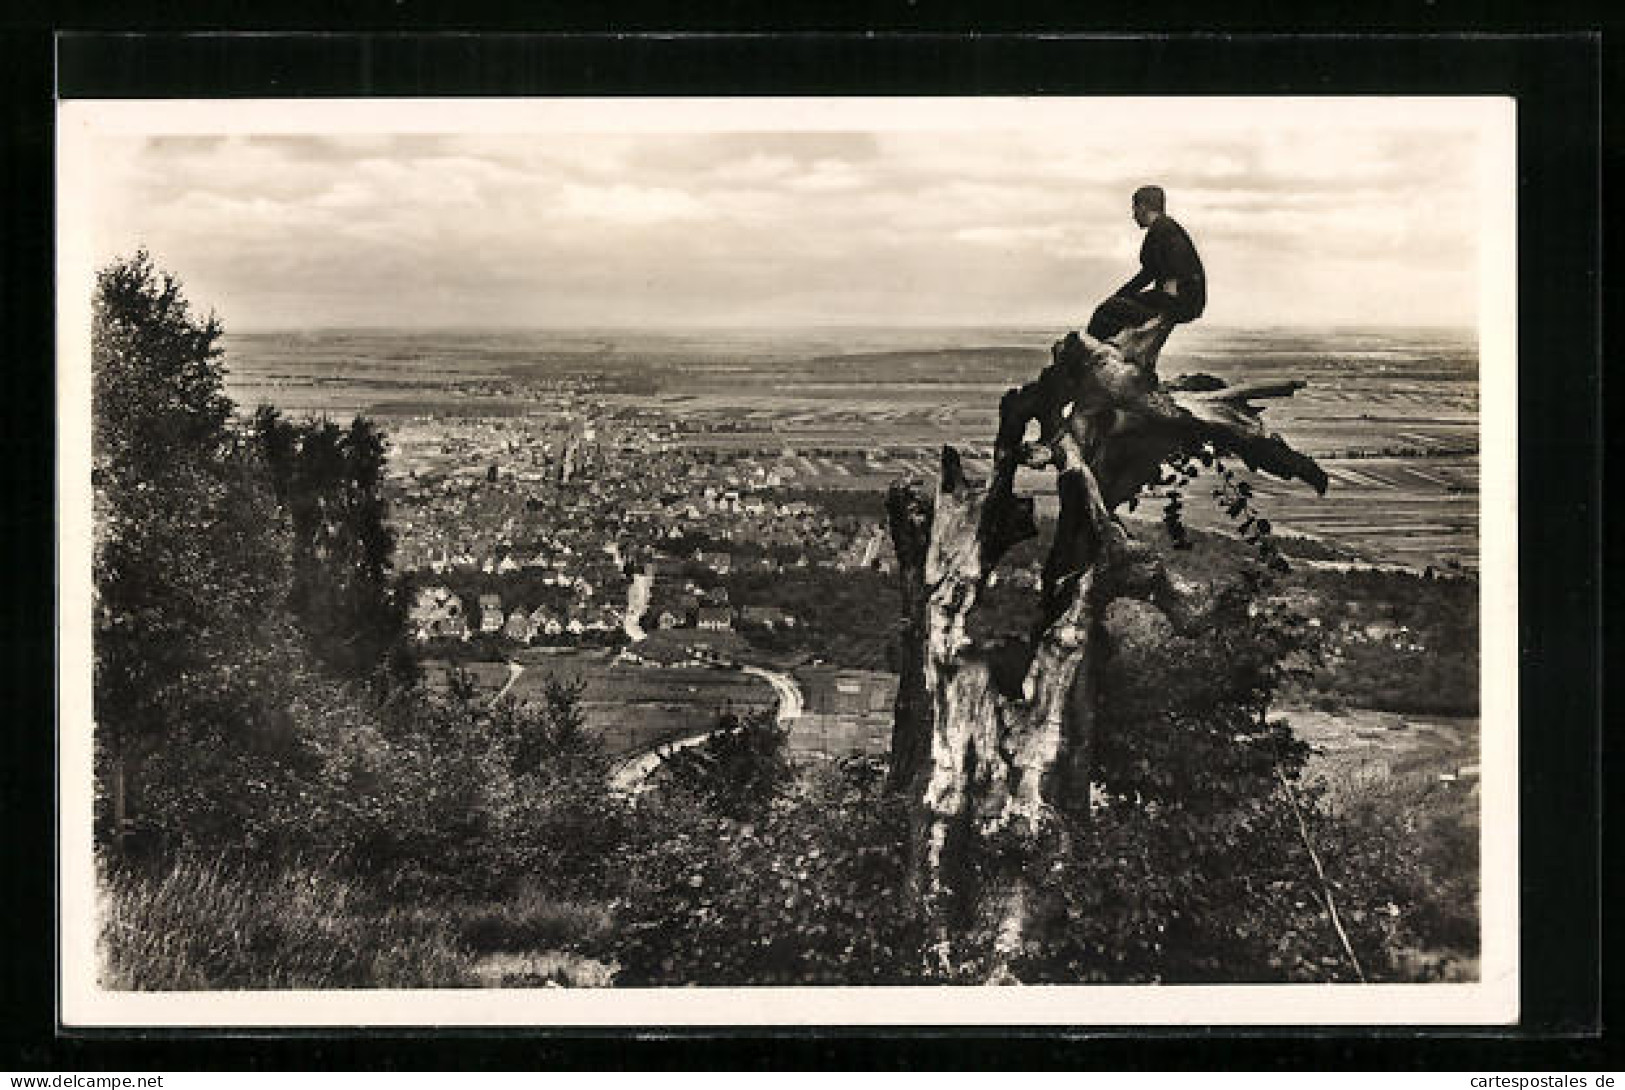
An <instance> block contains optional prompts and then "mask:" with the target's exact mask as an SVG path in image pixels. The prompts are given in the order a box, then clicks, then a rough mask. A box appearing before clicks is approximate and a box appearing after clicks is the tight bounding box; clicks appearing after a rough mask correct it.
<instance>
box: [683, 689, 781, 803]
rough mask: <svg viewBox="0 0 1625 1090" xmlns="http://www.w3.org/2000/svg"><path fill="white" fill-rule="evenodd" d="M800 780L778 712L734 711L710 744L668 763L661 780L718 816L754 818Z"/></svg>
mask: <svg viewBox="0 0 1625 1090" xmlns="http://www.w3.org/2000/svg"><path fill="white" fill-rule="evenodd" d="M794 778H795V768H794V766H793V765H792V764H791V762H790V755H789V739H788V738H787V737H786V736H785V733H784V731H783V730H781V729H779V727H778V725H777V724H776V723H775V722H774V720H773V717H772V715H771V714H770V713H757V714H754V715H747V716H745V717H740V716H737V715H733V714H731V713H730V714H726V715H724V716H723V717H722V719H721V722H720V724H719V726H718V729H717V731H716V732H715V733H714V734H712V735H711V736H710V737H709V738H708V739H707V740H706V741H705V742H704V743H702V744H701V745H697V746H690V747H688V748H686V749H681V750H678V751H677V752H676V753H674V754H672V756H670V757H668V758H667V759H666V760H665V761H664V762H662V764H661V767H660V769H659V771H658V773H657V779H656V782H657V784H659V785H660V786H662V787H664V788H665V789H666V790H667V791H668V792H670V791H677V792H681V793H683V794H686V795H688V796H690V797H691V798H693V799H694V800H695V801H696V802H698V803H699V805H700V806H702V807H703V808H704V809H705V810H707V811H709V812H710V813H712V814H716V815H718V816H720V817H725V818H732V819H733V820H735V821H748V820H750V819H751V818H752V817H755V816H757V815H758V814H759V813H760V812H761V811H763V810H764V809H765V808H767V807H769V806H770V805H771V804H772V803H773V801H774V799H775V798H777V797H778V795H779V793H780V792H781V791H782V790H783V789H784V788H785V787H786V786H788V785H789V784H790V782H791V781H792V780H793V779H794Z"/></svg>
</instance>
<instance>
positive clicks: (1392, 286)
mask: <svg viewBox="0 0 1625 1090" xmlns="http://www.w3.org/2000/svg"><path fill="white" fill-rule="evenodd" d="M58 121H59V132H58V175H57V228H56V230H57V242H58V261H59V265H58V284H57V291H58V299H59V311H58V323H59V326H58V342H59V357H58V399H59V401H58V403H59V409H58V442H59V448H58V455H59V477H58V498H59V505H60V506H59V520H60V524H61V526H62V527H63V528H64V532H63V533H62V535H61V539H60V543H59V549H60V553H59V567H60V572H61V583H60V589H59V607H60V617H61V621H60V624H61V638H62V641H63V642H62V656H61V668H60V669H61V673H60V676H59V679H58V682H59V687H60V693H61V704H60V709H61V711H60V714H61V725H60V732H61V736H60V742H59V745H60V760H61V766H60V767H61V783H60V794H61V799H62V806H61V828H60V840H61V847H62V853H63V856H62V860H63V861H62V883H63V886H62V891H63V892H62V918H61V929H62V932H61V934H62V954H63V960H64V977H63V1018H64V1022H65V1023H67V1024H70V1025H85V1026H120V1025H198V1026H233V1025H237V1026H259V1025H307V1024H309V1025H333V1024H347V1025H348V1024H380V1025H387V1024H417V1023H425V1022H433V1023H435V1024H443V1025H562V1026H622V1025H624V1026H637V1025H831V1024H838V1025H865V1024H881V1025H883V1024H927V1025H933V1024H953V1023H964V1024H969V1023H974V1024H1023V1025H1054V1024H1064V1025H1090V1024H1114V1025H1122V1024H1131V1025H1137V1024H1145V1025H1167V1024H1272V1025H1279V1024H1305V1025H1336V1024H1396V1025H1438V1024H1467V1025H1472V1024H1477V1025H1504V1024H1508V1023H1511V1022H1514V1021H1515V1020H1516V1019H1517V1017H1518V982H1519V961H1518V928H1519V923H1520V921H1519V916H1518V903H1517V882H1518V873H1517V868H1518V855H1517V838H1518V784H1519V781H1518V767H1517V762H1518V748H1517V728H1518V716H1517V664H1518V656H1517V643H1516V639H1517V620H1518V613H1517V600H1516V599H1517V551H1516V549H1517V538H1516V530H1517V509H1518V496H1517V487H1516V486H1517V466H1518V460H1517V459H1518V449H1517V444H1518V434H1517V427H1516V402H1515V399H1516V393H1517V391H1516V367H1517V358H1516V336H1515V334H1516V325H1515V322H1516V306H1517V282H1516V253H1515V213H1516V205H1515V186H1516V177H1515V170H1514V156H1513V146H1514V137H1515V112H1514V106H1513V103H1512V102H1511V100H1509V99H1503V98H1493V97H1479V98H1474V97H1432V98H1420V97H1369V96H1368V97H1360V98H1352V97H1351V98H1341V97H1325V98H1312V97H1278V98H1270V97H1256V98H1223V97H1209V98H1180V97H1151V96H1146V97H1138V98H1088V97H1051V98H1045V97H964V98H910V97H895V98H885V99H879V98H839V97H829V98H814V97H790V98H773V99H742V98H741V99H731V98H666V99H652V98H626V99H592V98H583V99H568V100H567V99H485V100H439V99H426V100H421V101H408V100H359V99H341V100H328V101H314V100H304V101H301V100H285V101H272V100H246V101H243V100H239V101H229V102H228V101H222V100H179V101H156V100H126V101H111V100H65V101H63V102H61V103H60V104H59V106H58Z"/></svg>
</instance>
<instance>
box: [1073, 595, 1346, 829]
mask: <svg viewBox="0 0 1625 1090" xmlns="http://www.w3.org/2000/svg"><path fill="white" fill-rule="evenodd" d="M1259 589H1260V588H1259V586H1258V585H1257V584H1256V583H1250V582H1248V581H1246V580H1244V581H1242V582H1238V583H1234V584H1232V585H1230V586H1228V587H1226V588H1224V589H1223V590H1221V591H1220V593H1219V594H1218V596H1217V601H1216V602H1215V604H1214V608H1213V610H1212V612H1211V613H1210V614H1209V615H1208V617H1207V619H1206V621H1205V622H1204V623H1203V625H1202V627H1201V628H1200V630H1198V631H1194V632H1191V633H1188V634H1183V635H1175V634H1169V635H1167V636H1166V637H1164V638H1163V639H1161V640H1159V641H1157V642H1156V643H1155V644H1154V645H1151V646H1147V645H1145V644H1143V643H1136V644H1135V645H1133V646H1132V648H1129V647H1119V648H1117V649H1115V650H1114V651H1112V652H1111V653H1110V655H1109V656H1108V657H1107V658H1106V660H1105V662H1104V665H1103V666H1102V668H1101V670H1100V673H1099V678H1100V686H1101V689H1100V699H1101V710H1102V711H1101V721H1102V724H1103V725H1102V727H1101V729H1100V731H1099V737H1098V739H1097V771H1096V777H1097V779H1098V781H1099V782H1100V783H1101V784H1102V786H1103V787H1104V789H1105V790H1106V791H1107V792H1108V793H1109V794H1111V795H1114V796H1117V797H1119V798H1123V799H1129V800H1138V801H1141V802H1158V803H1167V804H1176V805H1182V806H1187V807H1191V808H1193V809H1198V810H1204V811H1211V810H1214V809H1219V808H1223V807H1227V806H1232V805H1236V804H1238V803H1243V802H1246V801H1247V800H1249V799H1252V798H1255V797H1257V796H1258V795H1259V794H1261V793H1265V792H1267V791H1268V790H1270V789H1271V787H1272V785H1273V779H1274V775H1275V770H1276V769H1277V768H1280V769H1282V770H1283V771H1284V772H1285V773H1286V774H1287V775H1289V776H1295V775H1296V774H1297V773H1298V771H1299V769H1301V767H1302V765H1303V762H1304V760H1305V758H1306V757H1307V755H1308V749H1307V747H1306V746H1304V745H1303V744H1302V743H1301V742H1298V741H1296V740H1295V739H1294V738H1293V737H1292V735H1291V732H1290V731H1289V730H1287V729H1286V727H1285V726H1283V725H1282V724H1280V723H1276V722H1271V721H1270V720H1269V717H1268V713H1269V709H1270V706H1271V703H1272V701H1273V700H1274V699H1275V696H1276V693H1277V691H1278V690H1279V688H1280V686H1281V684H1282V682H1283V681H1284V680H1285V679H1286V678H1287V677H1288V676H1289V674H1291V673H1294V672H1302V671H1307V670H1308V669H1310V668H1311V666H1312V663H1313V655H1314V651H1315V645H1314V637H1313V634H1312V632H1313V630H1312V629H1310V628H1309V626H1308V624H1307V620H1306V618H1304V617H1302V616H1301V615H1298V614H1296V613H1295V612H1292V611H1291V610H1289V609H1284V608H1277V607H1272V606H1269V605H1268V604H1265V603H1263V602H1262V601H1261V600H1260V598H1259V596H1258V593H1257V592H1258V590H1259Z"/></svg>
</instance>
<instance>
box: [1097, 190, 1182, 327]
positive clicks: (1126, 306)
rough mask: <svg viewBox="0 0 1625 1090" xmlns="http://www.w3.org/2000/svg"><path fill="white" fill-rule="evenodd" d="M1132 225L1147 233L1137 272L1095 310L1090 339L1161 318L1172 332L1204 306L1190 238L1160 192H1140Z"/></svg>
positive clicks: (1134, 201)
mask: <svg viewBox="0 0 1625 1090" xmlns="http://www.w3.org/2000/svg"><path fill="white" fill-rule="evenodd" d="M1131 207H1132V210H1133V213H1134V222H1135V223H1137V224H1139V225H1140V227H1141V229H1143V230H1144V231H1145V241H1144V242H1143V243H1141V244H1140V271H1139V272H1138V273H1136V274H1135V275H1134V278H1133V279H1132V280H1130V281H1129V282H1128V283H1126V284H1124V285H1123V286H1122V287H1120V288H1118V289H1117V293H1116V294H1115V295H1113V296H1112V297H1111V298H1110V299H1107V300H1106V301H1105V302H1104V303H1102V304H1100V306H1099V307H1097V308H1096V309H1095V314H1094V317H1093V318H1091V319H1090V320H1089V335H1090V336H1091V337H1094V338H1096V339H1097V340H1102V341H1103V340H1106V339H1107V338H1108V337H1111V336H1112V335H1114V334H1116V333H1120V332H1122V331H1123V330H1125V329H1130V328H1136V327H1139V326H1143V325H1145V323H1147V322H1149V321H1151V320H1152V319H1153V318H1161V319H1163V320H1164V321H1165V322H1166V323H1168V324H1169V325H1170V326H1172V325H1175V324H1179V323H1183V322H1192V321H1195V320H1196V319H1197V318H1200V317H1201V316H1202V310H1203V308H1204V307H1206V306H1207V279H1206V277H1205V276H1204V275H1203V272H1202V259H1201V258H1200V257H1198V256H1197V254H1196V245H1195V243H1193V242H1191V236H1190V235H1188V234H1186V232H1185V229H1184V228H1183V227H1181V226H1180V225H1179V223H1178V222H1177V221H1175V220H1174V218H1173V217H1171V216H1169V215H1168V214H1167V211H1166V209H1167V197H1166V195H1165V194H1164V193H1163V191H1162V188H1161V187H1160V186H1154V185H1147V186H1141V187H1140V188H1139V189H1137V190H1135V191H1134V198H1133V203H1132V205H1131Z"/></svg>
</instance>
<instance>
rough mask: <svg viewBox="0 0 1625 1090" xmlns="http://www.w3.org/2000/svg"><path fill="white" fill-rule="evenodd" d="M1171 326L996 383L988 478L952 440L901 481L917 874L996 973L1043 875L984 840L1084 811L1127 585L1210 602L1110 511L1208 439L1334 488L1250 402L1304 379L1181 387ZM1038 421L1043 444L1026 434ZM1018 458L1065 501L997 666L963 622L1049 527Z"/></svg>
mask: <svg viewBox="0 0 1625 1090" xmlns="http://www.w3.org/2000/svg"><path fill="white" fill-rule="evenodd" d="M1168 331H1169V327H1167V326H1166V325H1165V324H1163V323H1157V322H1153V323H1149V324H1148V325H1147V326H1145V327H1142V328H1141V329H1138V330H1126V331H1124V333H1122V334H1119V336H1118V338H1117V339H1116V340H1115V341H1114V342H1101V341H1096V340H1094V339H1093V338H1090V337H1087V336H1082V335H1079V334H1077V333H1071V334H1068V335H1067V336H1066V337H1065V338H1064V339H1062V340H1061V341H1059V342H1057V343H1056V345H1055V346H1054V349H1053V350H1052V353H1051V355H1052V362H1051V364H1050V365H1049V366H1048V367H1046V368H1044V370H1043V371H1042V372H1041V373H1040V374H1039V375H1038V377H1037V378H1036V379H1035V380H1034V381H1033V382H1030V383H1028V384H1027V385H1025V386H1022V387H1019V388H1016V389H1012V390H1010V391H1009V392H1007V393H1006V394H1005V396H1004V398H1003V399H1002V400H1001V402H1000V418H999V429H998V433H997V435H996V437H995V440H994V458H993V470H992V476H991V478H990V479H989V480H988V481H987V482H986V483H980V482H974V481H971V480H970V479H968V478H967V477H966V475H965V473H964V469H963V466H962V464H961V462H960V459H959V456H958V454H957V453H956V452H955V451H954V449H953V448H952V447H945V448H944V449H943V454H942V467H941V473H940V477H939V480H938V485H937V488H936V489H935V490H934V492H933V493H931V494H930V496H929V498H928V496H927V494H926V492H925V491H924V489H923V488H922V486H920V485H919V484H917V483H905V482H899V483H897V484H894V485H893V487H892V489H891V492H890V494H889V495H888V500H887V508H888V513H889V517H890V523H891V531H892V539H893V542H894V545H895V547H896V550H897V556H898V561H899V565H898V567H899V572H900V574H901V578H902V586H903V602H904V610H905V616H904V622H903V626H902V660H903V661H902V665H901V677H900V681H899V686H898V695H897V705H896V712H897V718H896V723H895V726H894V730H893V747H892V766H891V776H890V782H891V783H892V784H893V786H894V787H895V788H897V789H898V790H903V791H906V792H907V793H908V795H909V797H911V798H913V799H914V800H915V801H916V811H915V821H914V825H915V829H914V845H915V848H914V865H915V884H916V889H917V891H918V892H919V893H920V894H921V895H922V896H924V897H926V898H927V899H928V900H929V901H930V902H931V903H933V904H939V905H947V904H948V903H950V902H952V903H953V904H954V905H957V906H958V907H957V909H956V910H955V911H956V912H957V916H955V917H954V918H955V919H959V920H973V921H977V922H978V923H979V924H980V926H981V927H982V928H983V930H984V931H985V932H986V933H987V934H990V935H992V936H994V950H993V960H992V962H991V963H990V969H989V973H990V975H991V976H993V977H994V978H1001V977H1003V976H1005V975H1006V968H1005V966H1006V965H1007V963H1008V959H1009V956H1010V954H1011V953H1012V952H1013V951H1014V950H1015V949H1016V948H1017V947H1018V946H1019V943H1020V941H1021V936H1022V933H1023V930H1024V927H1025V913H1026V907H1025V906H1026V905H1027V904H1028V903H1029V901H1030V897H1029V892H1030V891H1029V889H1028V888H1027V879H1026V877H1025V876H1024V874H1023V873H1022V871H1021V868H1020V866H1019V862H1020V861H1019V860H1016V861H1015V865H1014V866H1011V865H1004V866H993V867H989V866H987V865H986V863H987V857H986V853H985V851H983V848H985V846H986V844H987V843H988V842H989V841H990V839H992V838H994V837H996V836H998V835H999V834H1015V835H1016V836H1017V841H1018V842H1019V838H1020V834H1024V833H1031V832H1034V831H1036V830H1037V829H1038V828H1039V827H1040V826H1041V825H1042V824H1043V823H1044V821H1045V820H1046V819H1047V817H1048V815H1050V814H1051V813H1054V812H1056V811H1057V810H1060V809H1070V810H1073V811H1075V812H1082V813H1087V806H1088V794H1089V779H1090V776H1089V760H1090V753H1091V751H1092V748H1093V736H1094V724H1095V719H1096V716H1097V714H1098V713H1097V710H1096V708H1095V692H1096V683H1095V679H1094V676H1093V675H1094V670H1095V669H1096V661H1097V659H1098V657H1099V656H1098V655H1097V654H1096V649H1097V647H1098V646H1099V644H1100V641H1101V639H1102V638H1103V626H1102V618H1103V616H1104V613H1105V611H1106V608H1107V606H1108V605H1109V603H1110V602H1111V601H1112V599H1114V598H1117V597H1122V596H1132V597H1134V598H1137V599H1141V600H1143V601H1145V602H1148V603H1151V605H1150V606H1149V607H1147V608H1152V609H1154V610H1155V611H1156V612H1160V613H1161V614H1164V615H1166V617H1167V618H1168V622H1169V624H1170V626H1171V627H1172V628H1173V629H1174V630H1185V629H1187V628H1190V627H1192V626H1194V625H1197V624H1199V623H1200V622H1201V619H1202V617H1203V615H1204V614H1205V613H1206V611H1207V609H1208V608H1210V605H1211V603H1209V602H1207V601H1206V600H1204V599H1203V598H1202V596H1201V595H1199V594H1195V593H1192V589H1191V588H1186V587H1183V586H1181V585H1180V584H1179V582H1178V581H1177V580H1175V579H1173V578H1171V577H1170V576H1169V574H1168V573H1167V572H1166V570H1165V569H1164V568H1163V567H1162V565H1161V564H1160V562H1158V560H1157V558H1156V556H1155V553H1154V552H1152V551H1151V550H1150V549H1149V548H1147V547H1146V546H1143V545H1140V544H1138V543H1136V542H1133V541H1132V540H1131V539H1130V538H1129V537H1128V536H1127V534H1126V533H1125V532H1124V530H1123V528H1122V527H1121V526H1120V525H1119V524H1118V523H1117V522H1116V520H1115V519H1114V518H1113V517H1112V515H1111V511H1112V509H1113V508H1115V507H1116V506H1117V505H1118V504H1120V503H1122V502H1123V501H1125V500H1126V499H1128V498H1129V497H1130V496H1132V495H1133V494H1135V493H1136V492H1138V491H1139V489H1140V488H1141V487H1142V486H1144V485H1146V484H1148V483H1150V482H1153V481H1155V480H1156V479H1157V478H1158V476H1159V475H1160V472H1161V466H1162V463H1163V461H1164V459H1166V458H1168V457H1170V456H1172V455H1175V454H1179V453H1182V452H1191V451H1195V450H1197V449H1199V448H1201V447H1202V446H1203V445H1204V444H1210V445H1212V447H1213V448H1214V449H1215V450H1217V451H1219V452H1221V453H1225V454H1233V455H1236V456H1239V457H1240V458H1242V460H1243V461H1245V462H1246V463H1247V464H1248V465H1249V466H1251V467H1254V468H1257V469H1262V470H1264V471H1266V472H1270V473H1274V474H1276V475H1278V476H1282V477H1286V478H1289V479H1298V480H1303V481H1305V482H1307V483H1309V484H1311V485H1312V486H1314V487H1315V488H1316V489H1317V490H1318V491H1322V492H1323V491H1324V490H1325V487H1326V477H1325V474H1324V472H1323V471H1321V469H1320V467H1319V466H1318V465H1316V464H1315V462H1314V460H1313V459H1311V458H1308V457H1306V456H1305V455H1302V454H1300V453H1298V452H1297V451H1294V450H1293V449H1292V448H1291V447H1289V446H1287V444H1286V443H1285V442H1284V441H1282V440H1281V439H1280V438H1279V437H1278V436H1274V435H1271V434H1269V433H1268V432H1267V431H1265V429H1264V427H1263V425H1262V424H1261V423H1260V421H1259V415H1260V413H1261V411H1262V410H1261V408H1260V407H1258V406H1256V405H1254V404H1253V402H1252V399H1253V398H1267V397H1280V396H1289V395H1290V394H1291V393H1292V392H1294V391H1295V390H1297V389H1298V388H1300V387H1301V385H1302V384H1301V383H1297V382H1289V383H1253V384H1249V385H1247V386H1243V387H1235V388H1229V387H1225V388H1220V389H1210V390H1200V391H1196V390H1170V389H1168V388H1166V387H1164V386H1162V385H1161V384H1160V383H1159V382H1158V380H1157V375H1156V360H1157V354H1158V352H1159V351H1160V349H1161V347H1162V345H1163V342H1164V341H1165V340H1166V338H1167V335H1168ZM1035 421H1036V423H1037V427H1038V436H1039V437H1038V441H1037V442H1036V443H1027V442H1025V441H1024V440H1025V436H1026V434H1027V431H1028V428H1029V426H1030V425H1032V424H1033V423H1034V422H1035ZM1023 465H1027V466H1048V467H1053V468H1054V469H1055V471H1056V489H1057V494H1058V497H1059V500H1060V517H1059V521H1058V524H1057V528H1056V532H1055V537H1054V540H1053V541H1052V542H1051V544H1050V549H1049V553H1048V557H1047V559H1046V562H1045V566H1044V577H1043V585H1042V589H1041V592H1040V593H1041V604H1040V619H1039V622H1038V624H1037V626H1036V628H1035V631H1034V632H1033V635H1032V638H1031V640H1030V641H1029V643H1028V644H1027V645H1026V646H1025V647H1024V648H1018V649H1017V650H1018V652H1019V654H1020V655H1021V656H1022V659H1023V661H1022V662H1021V663H1020V664H1019V669H1016V670H1014V671H1011V670H1008V669H1000V668H999V667H1000V665H1001V663H1000V661H999V658H998V655H999V652H1000V651H1001V650H1003V651H1008V649H1007V648H1006V649H995V648H985V647H977V646H974V645H973V644H972V642H971V640H970V639H969V638H968V636H967V622H968V619H969V616H970V613H971V611H972V609H973V608H974V607H975V605H976V603H977V601H978V599H979V596H980V595H981V592H982V591H983V589H984V588H985V587H986V585H987V581H988V579H989V577H990V576H991V575H992V574H993V572H994V569H995V568H996V566H997V565H998V563H999V562H1000V560H1001V559H1002V558H1003V557H1004V555H1005V554H1006V553H1007V552H1008V551H1009V549H1010V548H1011V547H1012V546H1013V545H1015V544H1016V543H1018V542H1020V541H1022V540H1025V539H1026V538H1029V537H1031V536H1033V535H1034V534H1035V533H1036V529H1035V527H1034V524H1033V516H1032V502H1031V500H1030V499H1027V498H1024V497H1020V496H1017V495H1016V494H1015V491H1014V481H1015V475H1016V470H1017V469H1018V468H1019V467H1021V466H1023ZM1010 678H1013V679H1016V680H1015V681H1014V682H1013V683H1012V681H1011V680H1007V679H1010ZM1004 839H1005V840H1006V841H1008V840H1009V838H1008V837H1005V838H1004ZM1005 862H1006V864H1009V863H1010V861H1009V860H1006V861H1005ZM973 864H974V865H973ZM990 875H994V876H998V877H988V876H990ZM978 876H980V877H978ZM950 915H952V913H951V912H950V910H949V909H948V908H946V907H944V908H942V909H941V913H940V916H939V927H940V929H941V930H940V934H941V939H942V941H941V942H940V943H939V950H941V951H942V952H943V954H944V957H945V958H947V959H948V960H949V961H950V962H951V961H952V959H953V957H954V956H955V954H954V938H953V935H954V933H955V932H954V927H953V925H952V920H950V918H949V917H950Z"/></svg>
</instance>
